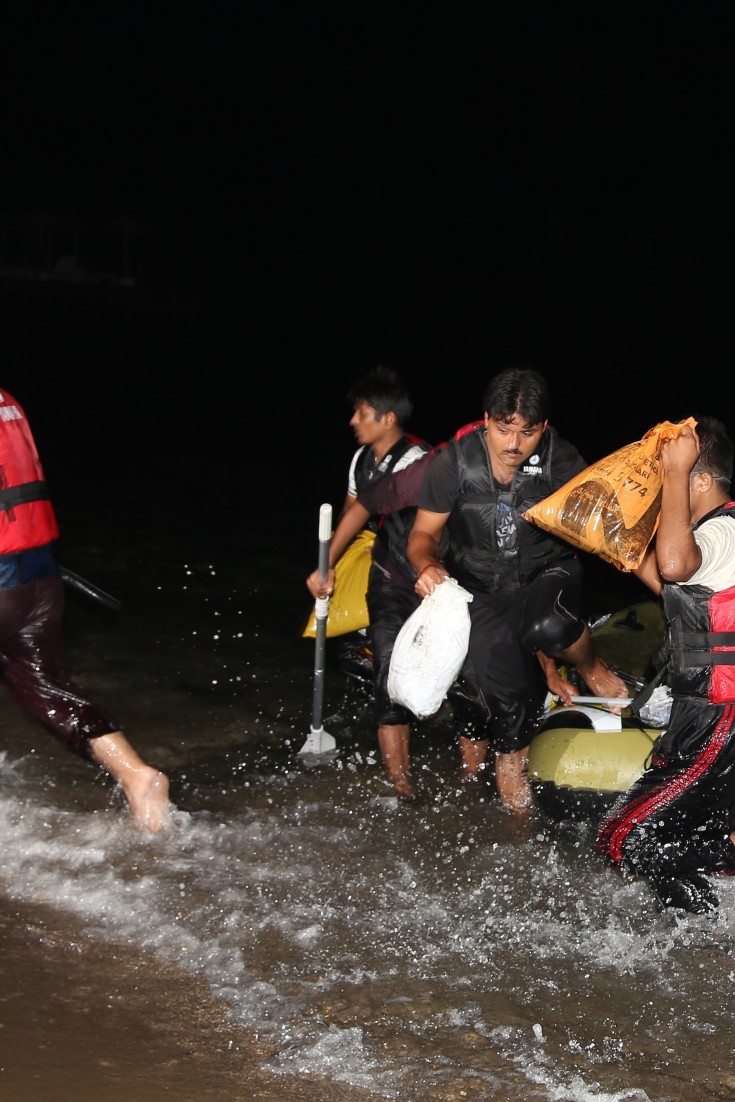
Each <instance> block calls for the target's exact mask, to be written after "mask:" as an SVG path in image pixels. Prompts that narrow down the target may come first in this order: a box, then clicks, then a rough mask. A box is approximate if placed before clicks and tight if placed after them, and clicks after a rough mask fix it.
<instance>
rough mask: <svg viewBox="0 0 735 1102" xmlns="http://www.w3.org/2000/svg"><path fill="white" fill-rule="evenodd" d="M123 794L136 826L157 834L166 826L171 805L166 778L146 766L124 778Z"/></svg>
mask: <svg viewBox="0 0 735 1102" xmlns="http://www.w3.org/2000/svg"><path fill="white" fill-rule="evenodd" d="M123 792H124V793H125V798H126V800H127V801H128V806H129V807H130V814H131V815H132V816H133V819H134V820H135V822H136V824H137V825H138V826H139V827H142V828H143V829H144V830H150V831H151V832H152V833H153V834H158V833H159V831H161V830H163V829H164V828H165V827H166V825H167V824H168V820H169V814H170V812H171V804H170V803H169V799H168V777H167V776H166V774H165V773H159V772H158V770H157V769H152V768H151V767H150V766H147V767H146V768H145V769H144V770H139V771H138V772H137V773H136V775H135V776H134V777H132V778H126V781H125V784H124V785H123Z"/></svg>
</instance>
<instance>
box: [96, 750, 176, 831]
mask: <svg viewBox="0 0 735 1102" xmlns="http://www.w3.org/2000/svg"><path fill="white" fill-rule="evenodd" d="M89 755H90V757H91V758H92V760H93V761H94V762H96V763H97V765H101V766H102V767H103V769H106V770H107V772H108V773H109V774H110V776H111V777H112V778H113V780H115V781H117V783H118V784H119V785H120V787H121V788H122V790H123V794H124V796H125V799H126V800H127V802H128V807H129V808H130V814H131V815H132V816H133V819H134V820H135V822H136V823H137V824H138V826H140V827H142V828H144V829H145V830H150V831H152V833H154V834H157V833H158V832H159V831H160V830H162V829H163V828H164V827H165V826H166V823H167V820H168V815H169V812H170V810H171V805H170V804H169V799H168V777H167V776H166V775H165V773H160V772H159V771H158V770H157V769H153V768H152V766H150V765H146V763H145V762H144V761H143V760H142V758H140V757H139V756H138V754H137V753H136V752H135V750H134V749H133V747H132V746H131V745H130V743H129V742H128V740H127V739H126V738H125V735H124V734H123V733H122V731H113V733H112V734H110V735H101V736H100V737H99V738H94V739H90V741H89Z"/></svg>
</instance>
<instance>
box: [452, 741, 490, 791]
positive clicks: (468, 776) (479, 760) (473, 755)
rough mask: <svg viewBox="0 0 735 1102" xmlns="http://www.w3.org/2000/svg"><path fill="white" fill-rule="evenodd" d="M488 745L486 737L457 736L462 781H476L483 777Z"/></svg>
mask: <svg viewBox="0 0 735 1102" xmlns="http://www.w3.org/2000/svg"><path fill="white" fill-rule="evenodd" d="M488 745H489V743H488V740H487V739H486V738H482V739H479V738H467V737H466V736H465V735H460V736H459V760H460V766H461V773H462V780H463V781H465V782H469V783H477V782H479V781H481V780H483V779H484V773H485V769H486V762H487V748H488Z"/></svg>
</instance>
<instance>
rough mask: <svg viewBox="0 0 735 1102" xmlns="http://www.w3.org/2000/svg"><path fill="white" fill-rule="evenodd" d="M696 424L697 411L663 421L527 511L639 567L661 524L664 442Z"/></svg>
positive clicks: (586, 545) (625, 566)
mask: <svg viewBox="0 0 735 1102" xmlns="http://www.w3.org/2000/svg"><path fill="white" fill-rule="evenodd" d="M696 424H697V422H696V421H695V420H694V418H693V417H688V418H687V419H686V420H685V421H680V422H679V423H678V424H676V425H675V424H672V422H671V421H662V422H661V424H659V425H655V426H654V427H653V428H652V429H649V430H648V432H647V433H646V435H645V436H644V437H643V438H642V439H641V440H636V441H635V442H634V443H632V444H627V445H626V446H625V447H624V448H620V449H619V450H618V451H616V452H613V453H612V455H608V456H606V458H605V459H600V460H599V462H597V463H592V464H591V465H590V466H589V467H587V469H586V470H584V471H582V472H581V474H578V475H575V477H574V478H571V479H570V480H569V482H567V483H565V484H564V485H563V486H562V487H561V489H559V490H556V491H555V492H554V493H553V494H549V496H548V497H545V498H544V500H543V501H539V502H538V504H536V505H533V506H532V507H531V508H530V509H527V510H526V512H525V513H524V514H523V515H524V517H525V518H526V520H530V521H531V522H532V523H533V524H537V525H538V526H539V527H540V528H545V529H546V531H547V532H551V533H552V535H554V536H560V537H561V538H562V539H564V540H566V541H567V543H571V544H573V545H574V547H578V548H579V549H580V550H581V551H589V552H590V553H591V554H593V555H599V557H600V558H601V559H605V560H606V561H607V562H610V563H612V564H613V566H616V567H617V568H618V570H622V571H624V572H625V571H630V570H635V569H636V567H638V566H640V564H641V562H642V561H643V558H644V556H645V554H646V551H647V549H648V545H649V544H650V542H651V540H652V539H653V536H654V535H655V532H656V529H657V528H658V520H659V513H660V511H661V486H662V484H663V472H662V470H661V445H662V444H663V443H664V441H665V440H671V439H673V438H674V437H676V436H680V435H681V431H682V429H683V428H685V427H686V426H689V427H690V428H692V429H694V428H695V427H696Z"/></svg>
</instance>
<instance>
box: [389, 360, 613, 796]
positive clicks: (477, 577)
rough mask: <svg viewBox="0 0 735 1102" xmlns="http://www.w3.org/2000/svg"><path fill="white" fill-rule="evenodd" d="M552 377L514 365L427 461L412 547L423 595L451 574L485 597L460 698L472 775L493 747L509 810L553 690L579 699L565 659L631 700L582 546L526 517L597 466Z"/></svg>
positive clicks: (474, 610) (594, 687)
mask: <svg viewBox="0 0 735 1102" xmlns="http://www.w3.org/2000/svg"><path fill="white" fill-rule="evenodd" d="M550 408H551V402H550V396H549V389H548V385H547V383H546V380H545V379H544V378H543V376H542V375H540V374H539V373H538V372H537V371H534V370H533V369H530V368H510V369H508V370H506V371H503V372H501V373H500V374H499V375H497V376H496V377H495V378H494V379H492V380H491V382H490V384H489V386H488V388H487V390H486V392H485V396H484V401H483V409H484V411H485V414H484V418H483V420H481V421H476V422H473V423H471V424H469V425H466V426H465V427H464V428H462V429H460V430H459V431H458V432H457V433H455V435H454V437H453V438H452V440H450V441H449V443H448V444H447V446H446V447H445V448H442V449H441V450H440V451H439V452H438V453H437V455H436V456H435V458H434V459H433V461H432V462H431V463H429V464H428V465H427V470H426V476H425V477H424V479H423V482H422V485H421V488H420V490H419V491H418V494H417V497H416V501H417V504H418V511H417V514H416V519H415V521H414V525H413V529H412V531H411V534H410V536H409V540H408V558H409V561H410V563H411V565H412V567H413V568H414V570H415V571H416V574H417V578H418V580H417V582H416V592H417V594H418V595H419V596H420V597H426V596H428V595H429V594H430V593H431V592H432V591H433V590H434V588H435V587H436V586H437V585H440V584H441V583H442V582H443V581H444V579H445V578H446V577H447V576H451V577H453V578H456V580H457V581H458V582H459V584H460V585H461V586H463V587H464V588H465V589H467V590H468V591H469V592H470V593H471V594H472V597H473V600H472V602H471V604H470V605H469V610H470V617H471V621H472V627H471V631H470V644H469V651H468V654H467V659H466V662H465V665H464V667H463V669H462V672H461V689H462V691H461V692H460V693H459V694H456V695H453V697H452V701H453V705H454V712H455V720H456V721H457V722H458V723H459V727H460V730H461V732H462V733H461V734H460V740H459V741H460V754H461V757H462V769H463V774H464V776H465V779H467V780H473V779H477V778H478V777H480V776H481V774H482V771H483V770H484V769H485V765H486V758H487V752H488V747H489V745H490V744H492V746H493V749H494V751H495V754H496V757H495V780H496V785H497V788H498V794H499V796H500V799H501V801H502V802H503V804H504V805H505V806H506V807H508V808H509V809H510V810H513V811H522V810H524V809H525V808H526V807H528V805H529V803H530V800H531V791H530V785H529V783H528V776H527V771H526V766H527V759H528V747H529V744H530V741H531V738H532V736H533V734H534V733H535V731H536V729H537V727H538V724H539V722H540V720H541V717H542V714H543V708H544V703H545V699H546V694H547V691H548V690H549V689H551V690H552V691H553V692H556V693H558V694H559V695H561V696H562V698H563V699H569V697H570V696H571V692H572V689H571V686H570V685H569V683H565V684H561V682H562V679H561V678H560V677H559V675H558V672H557V669H556V660H558V661H559V662H563V663H565V664H566V665H568V666H574V667H575V668H576V670H577V672H578V673H579V675H580V677H581V678H582V679H583V681H584V682H585V684H586V685H587V686H588V688H589V689H590V690H591V692H592V693H594V694H595V695H596V696H603V697H624V696H626V695H627V690H626V686H625V683H624V681H623V680H622V678H620V677H618V675H617V674H616V673H614V672H613V671H612V670H610V669H609V668H608V666H607V665H606V664H605V663H604V662H603V661H602V659H600V658H599V656H597V654H596V653H595V650H594V646H593V643H592V637H591V634H590V630H589V626H588V624H587V622H586V620H585V619H584V617H583V615H582V566H581V562H580V560H579V558H578V555H577V553H576V551H575V550H574V548H573V547H572V546H571V545H570V544H568V543H566V542H565V541H564V540H562V539H559V538H558V537H556V536H554V535H552V534H550V533H548V532H546V531H544V530H543V529H541V528H539V527H538V526H537V525H534V524H532V523H531V522H530V521H527V520H525V519H524V517H523V513H524V511H525V510H526V509H528V508H530V506H531V505H534V504H536V503H537V502H539V501H542V500H543V499H544V498H545V497H548V496H549V494H551V493H553V492H554V491H555V490H557V489H559V487H561V486H563V485H564V484H565V483H566V482H568V481H569V479H570V478H572V477H573V476H574V475H576V474H578V473H580V472H581V471H583V470H584V469H585V468H586V467H587V466H588V464H587V463H586V462H585V460H584V459H583V458H582V456H581V455H580V454H579V452H578V451H577V449H576V448H575V447H574V446H573V445H572V444H570V443H568V442H567V441H566V440H563V439H561V437H559V435H558V434H557V432H556V430H555V429H554V428H552V427H551V426H550V424H549V416H550Z"/></svg>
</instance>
